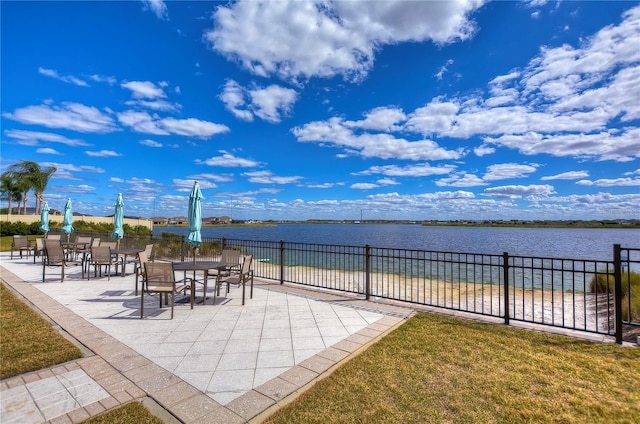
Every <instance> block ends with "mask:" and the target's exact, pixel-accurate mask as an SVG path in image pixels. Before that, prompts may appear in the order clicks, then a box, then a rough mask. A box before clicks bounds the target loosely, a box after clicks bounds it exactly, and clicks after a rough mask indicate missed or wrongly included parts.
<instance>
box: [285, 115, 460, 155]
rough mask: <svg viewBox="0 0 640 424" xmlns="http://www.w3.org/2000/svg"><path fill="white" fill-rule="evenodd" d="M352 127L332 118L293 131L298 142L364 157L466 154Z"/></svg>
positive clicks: (428, 143)
mask: <svg viewBox="0 0 640 424" xmlns="http://www.w3.org/2000/svg"><path fill="white" fill-rule="evenodd" d="M353 125H354V123H353V122H351V123H349V122H345V121H344V120H343V119H342V118H338V117H334V118H331V119H329V120H328V121H317V122H310V123H308V124H305V125H303V126H300V127H296V128H294V129H293V130H292V132H293V134H294V135H295V136H296V137H297V139H298V141H301V142H314V143H328V144H333V145H335V146H338V147H342V148H345V149H347V150H348V151H349V152H351V153H354V154H359V155H361V156H363V157H367V158H370V157H377V158H382V159H392V158H395V159H406V160H415V161H418V160H445V159H459V158H461V157H463V156H464V155H465V154H466V151H465V150H464V149H463V148H457V149H455V150H446V149H444V148H442V147H440V146H439V145H438V144H437V143H436V142H434V141H432V140H424V139H422V140H418V141H410V140H406V139H403V138H396V137H394V136H393V135H391V134H386V133H381V134H373V133H363V134H355V133H354V132H353V131H352V128H349V126H353Z"/></svg>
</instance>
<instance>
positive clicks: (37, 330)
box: [0, 284, 82, 378]
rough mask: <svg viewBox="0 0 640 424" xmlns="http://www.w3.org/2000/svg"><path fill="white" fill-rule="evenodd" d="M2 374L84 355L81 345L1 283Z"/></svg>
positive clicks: (3, 375)
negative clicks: (76, 343) (71, 340)
mask: <svg viewBox="0 0 640 424" xmlns="http://www.w3.org/2000/svg"><path fill="white" fill-rule="evenodd" d="M0 352H2V354H1V355H0V378H8V377H13V376H15V375H19V374H23V373H26V372H29V371H36V370H39V369H42V368H46V367H50V366H53V365H56V364H60V363H63V362H67V361H71V360H72V359H77V358H80V357H82V353H81V352H80V349H78V348H77V347H76V346H75V345H74V344H73V343H71V342H69V341H68V340H67V339H65V338H64V337H62V335H60V333H58V332H57V331H56V330H54V329H53V328H52V327H51V325H49V323H48V322H47V321H45V320H44V319H43V318H42V317H41V316H40V315H38V314H37V313H36V312H35V311H34V310H33V309H31V308H30V307H29V306H27V305H25V304H24V302H22V301H21V300H19V299H18V298H17V297H16V296H15V295H14V294H13V293H12V292H11V291H10V290H9V289H7V288H6V287H5V286H4V285H3V284H0Z"/></svg>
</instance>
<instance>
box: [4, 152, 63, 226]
mask: <svg viewBox="0 0 640 424" xmlns="http://www.w3.org/2000/svg"><path fill="white" fill-rule="evenodd" d="M56 171H57V169H56V167H55V166H48V167H41V166H40V165H39V164H38V163H36V162H33V161H30V160H23V161H20V162H18V163H15V164H13V165H11V166H9V168H7V170H6V171H5V172H3V173H2V175H0V199H2V200H6V201H7V202H8V206H9V207H8V211H7V212H8V215H11V212H12V209H13V202H15V203H16V213H17V214H18V215H19V214H20V202H22V215H26V214H27V201H28V200H29V199H28V194H29V192H30V191H31V190H33V192H34V194H35V198H36V209H35V210H36V213H38V214H39V213H40V210H41V209H42V204H43V203H44V197H43V193H44V191H45V190H46V188H47V185H48V184H49V179H50V178H51V176H52V175H53V174H54V173H55V172H56Z"/></svg>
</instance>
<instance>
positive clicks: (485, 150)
mask: <svg viewBox="0 0 640 424" xmlns="http://www.w3.org/2000/svg"><path fill="white" fill-rule="evenodd" d="M495 152H496V149H494V148H493V147H489V146H487V145H486V144H482V145H481V146H478V147H476V148H475V149H473V153H475V155H476V156H478V157H482V156H486V155H490V154H493V153H495Z"/></svg>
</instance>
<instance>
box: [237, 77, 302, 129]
mask: <svg viewBox="0 0 640 424" xmlns="http://www.w3.org/2000/svg"><path fill="white" fill-rule="evenodd" d="M249 96H250V97H251V109H252V111H253V113H254V114H255V115H256V116H257V117H258V118H260V119H263V120H265V121H267V122H271V123H277V122H280V120H281V119H282V116H287V115H289V113H290V112H291V108H292V106H293V104H294V103H295V102H296V100H297V99H298V93H297V92H296V91H295V90H292V89H290V88H285V87H281V86H278V85H270V86H268V87H266V88H260V89H253V90H249Z"/></svg>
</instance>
